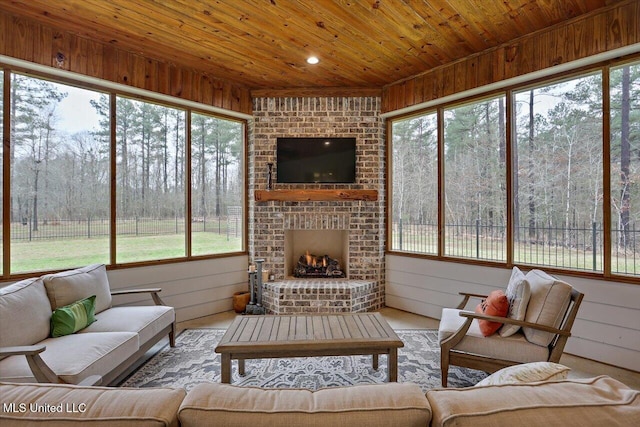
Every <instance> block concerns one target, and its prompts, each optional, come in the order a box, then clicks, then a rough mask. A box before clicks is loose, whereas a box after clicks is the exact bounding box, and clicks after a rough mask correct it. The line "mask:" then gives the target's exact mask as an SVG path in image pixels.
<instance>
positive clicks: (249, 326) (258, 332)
mask: <svg viewBox="0 0 640 427" xmlns="http://www.w3.org/2000/svg"><path fill="white" fill-rule="evenodd" d="M346 343H349V344H350V345H354V344H358V343H360V344H362V345H363V346H372V345H373V346H376V345H379V346H380V347H396V348H398V347H403V346H404V343H403V342H402V340H400V338H398V336H397V335H396V333H395V332H394V331H393V329H391V327H390V326H389V324H388V323H387V321H386V320H384V318H383V317H382V316H381V315H380V313H356V314H330V315H294V316H282V315H281V316H270V315H267V316H238V317H236V319H235V320H234V321H233V323H232V324H231V326H229V328H228V329H227V331H226V332H225V334H224V336H223V337H222V339H221V340H220V343H219V344H218V346H217V347H216V350H215V351H216V352H218V353H220V352H226V351H232V350H233V349H235V348H245V347H249V346H251V347H256V346H257V347H264V346H268V347H271V348H274V349H275V348H279V347H288V346H292V345H303V344H304V345H305V347H307V348H313V347H316V346H317V347H327V346H336V347H338V346H340V345H341V344H346Z"/></svg>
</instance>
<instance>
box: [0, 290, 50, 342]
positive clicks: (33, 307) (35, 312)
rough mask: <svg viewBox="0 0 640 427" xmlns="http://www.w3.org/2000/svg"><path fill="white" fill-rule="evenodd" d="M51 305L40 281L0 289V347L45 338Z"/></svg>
mask: <svg viewBox="0 0 640 427" xmlns="http://www.w3.org/2000/svg"><path fill="white" fill-rule="evenodd" d="M50 318H51V305H50V304H49V299H48V298H47V292H46V290H45V288H44V283H43V282H42V280H41V279H27V280H22V281H20V282H17V283H14V284H12V285H9V286H5V287H3V288H0V326H1V327H0V347H13V346H21V345H32V344H36V343H38V342H40V341H42V340H44V339H46V338H47V337H48V336H49V332H50V324H49V319H50Z"/></svg>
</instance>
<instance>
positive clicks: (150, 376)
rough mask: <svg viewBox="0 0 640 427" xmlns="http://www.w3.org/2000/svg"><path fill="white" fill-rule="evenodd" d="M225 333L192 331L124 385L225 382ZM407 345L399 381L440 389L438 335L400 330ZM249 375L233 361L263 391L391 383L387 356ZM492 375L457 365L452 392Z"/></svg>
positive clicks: (287, 365) (278, 366) (258, 363)
mask: <svg viewBox="0 0 640 427" xmlns="http://www.w3.org/2000/svg"><path fill="white" fill-rule="evenodd" d="M224 332H225V331H224V329H187V330H185V331H183V332H182V333H181V334H180V335H179V336H178V337H177V339H176V347H175V348H171V347H169V346H168V345H167V346H166V347H165V348H163V349H162V350H160V351H159V352H158V353H157V354H156V355H154V356H153V357H152V358H150V359H149V360H148V361H147V362H146V363H145V364H144V365H142V366H141V367H140V368H139V369H138V370H137V371H135V372H134V373H133V374H132V375H131V376H130V377H129V378H128V379H126V380H125V381H124V382H123V383H122V384H120V386H122V387H159V386H165V387H167V386H168V387H183V388H185V389H186V390H190V389H191V388H193V387H194V386H195V385H196V384H199V383H202V382H220V355H219V354H217V353H215V352H214V348H215V347H216V345H217V343H218V342H219V341H220V339H221V338H222V335H223V334H224ZM396 333H397V334H398V336H399V337H400V339H402V341H403V342H404V345H405V346H404V347H403V348H401V349H399V351H398V382H412V383H416V384H418V385H419V386H420V387H421V388H422V390H423V391H425V392H426V391H427V390H429V389H432V388H436V387H441V382H440V348H439V346H438V331H435V330H429V329H404V330H396ZM245 363H246V365H245V371H246V372H245V373H246V375H245V376H243V377H241V376H239V375H238V365H237V362H235V361H232V364H231V366H232V369H231V370H232V380H231V382H232V384H234V385H241V386H255V387H263V388H306V389H310V390H317V389H320V388H326V387H337V386H346V385H354V384H372V383H383V382H386V379H387V356H386V355H381V356H380V363H379V365H380V366H379V368H378V370H377V371H376V370H374V369H373V368H372V367H371V356H339V357H337V356H333V357H299V358H287V359H255V360H247V361H246V362H245ZM486 376H487V374H486V373H484V372H481V371H476V370H472V369H466V368H459V367H457V366H452V367H451V368H450V369H449V387H469V386H472V385H474V384H476V383H477V382H478V381H480V380H481V379H483V378H485V377H486Z"/></svg>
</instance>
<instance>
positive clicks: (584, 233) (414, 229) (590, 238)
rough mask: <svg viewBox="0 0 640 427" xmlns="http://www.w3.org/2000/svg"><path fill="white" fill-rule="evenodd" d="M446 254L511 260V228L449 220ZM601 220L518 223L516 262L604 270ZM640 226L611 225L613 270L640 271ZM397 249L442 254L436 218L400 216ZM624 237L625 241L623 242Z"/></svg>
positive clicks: (394, 244)
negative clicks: (508, 235) (565, 223)
mask: <svg viewBox="0 0 640 427" xmlns="http://www.w3.org/2000/svg"><path fill="white" fill-rule="evenodd" d="M444 228H445V230H444V231H445V249H444V250H445V255H447V256H454V257H463V258H475V259H482V260H490V261H504V260H506V250H507V249H506V246H507V245H506V227H505V226H504V225H498V224H483V223H481V222H480V221H476V222H475V223H474V224H446V225H445V227H444ZM603 233H604V229H603V227H602V224H599V223H596V222H593V223H591V224H582V225H580V226H574V227H572V228H561V227H551V226H548V227H528V226H527V227H516V228H515V229H514V245H513V248H514V261H515V262H522V263H527V264H537V265H547V266H556V267H563V268H572V269H579V270H591V271H602V269H603V258H604V256H603V255H604V249H603V238H602V237H603ZM639 233H640V230H638V229H637V228H636V224H635V223H634V224H630V227H629V229H628V230H627V231H626V233H625V234H624V238H623V233H622V230H612V236H611V242H612V243H611V262H612V271H614V272H616V273H621V274H640V248H639V247H638V240H639V237H640V235H639ZM390 237H391V239H392V245H391V247H392V249H393V250H398V251H407V252H415V253H425V254H437V253H438V227H437V225H436V224H435V223H421V224H407V223H406V222H404V223H403V222H402V221H398V222H394V223H393V227H392V236H390ZM622 242H625V244H622Z"/></svg>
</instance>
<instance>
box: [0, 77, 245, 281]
mask: <svg viewBox="0 0 640 427" xmlns="http://www.w3.org/2000/svg"><path fill="white" fill-rule="evenodd" d="M4 73H9V72H8V71H3V70H0V88H3V85H4V79H3V77H4ZM9 83H10V84H9V85H7V90H9V91H10V94H11V100H12V102H11V107H12V108H11V110H10V111H5V110H4V108H3V109H2V111H3V115H2V118H3V120H2V121H0V131H2V129H3V127H2V125H3V123H4V122H5V121H6V122H9V121H8V120H5V119H6V118H7V117H10V119H11V120H10V123H11V129H10V144H11V149H10V155H11V159H10V168H9V171H8V173H7V172H5V173H6V174H7V176H4V175H2V180H4V179H6V178H7V177H8V178H9V179H8V181H9V185H10V188H11V199H10V200H8V195H7V194H2V193H0V196H1V198H2V208H3V209H8V210H9V212H8V215H9V217H10V224H5V225H4V226H3V227H4V228H3V229H2V232H7V231H9V233H8V234H9V235H10V245H11V251H10V252H9V251H7V250H6V248H4V245H3V247H2V252H1V254H2V259H3V260H4V258H5V257H6V256H8V254H9V253H10V254H11V255H10V260H9V266H10V268H9V269H6V270H5V271H2V270H0V274H2V275H3V276H4V277H8V276H10V275H11V274H20V273H28V272H35V271H42V270H54V269H66V268H73V267H77V266H81V265H86V264H90V263H105V264H108V263H110V262H112V261H113V260H115V262H116V263H118V264H124V263H133V262H136V263H137V262H148V261H157V260H165V259H180V258H185V259H188V258H189V257H190V256H192V255H198V256H206V255H213V254H224V253H231V252H240V251H242V250H244V235H245V234H244V233H245V232H244V229H245V227H244V224H245V219H244V215H245V213H244V194H245V192H244V186H245V182H244V175H245V171H244V143H245V141H244V135H245V128H244V126H245V123H244V122H243V121H241V120H233V119H226V118H220V117H216V116H214V115H208V114H206V113H202V112H198V113H194V112H193V111H192V110H191V109H190V108H180V107H177V106H171V105H160V104H158V103H154V102H149V101H147V100H144V101H143V100H140V99H135V98H133V97H127V96H120V95H115V94H114V93H113V92H109V91H104V92H100V91H96V90H88V89H84V88H81V87H76V86H75V85H69V84H61V83H57V82H54V81H50V80H47V79H43V78H38V77H33V76H30V75H25V74H20V73H13V72H12V73H10V82H9ZM3 89H4V88H3ZM0 92H2V91H0ZM112 99H114V100H115V111H113V110H112V105H111V100H112ZM3 100H4V98H0V106H2V107H5V108H8V106H7V105H2V101H3ZM203 108H206V107H204V106H203ZM190 116H191V117H190ZM112 117H113V120H114V122H112ZM189 118H190V119H191V123H192V128H191V129H190V130H189V131H191V132H193V141H191V140H189V139H188V138H189V137H190V135H191V132H188V129H187V123H188V119H189ZM112 134H115V140H113V141H112V140H111V135H112ZM112 153H115V154H114V155H113V157H112ZM6 154H7V153H6V152H4V150H3V153H2V155H6ZM191 154H193V158H192V159H189V158H188V156H189V155H191ZM1 165H2V163H1V162H0V168H1V167H2V166H1ZM190 165H193V167H192V169H189V168H190ZM0 171H1V169H0ZM112 173H113V177H112ZM188 176H191V178H192V183H193V187H192V188H191V189H189V188H187V182H188V180H187V177H188ZM112 178H113V182H112ZM2 188H3V187H2V185H1V182H0V191H2ZM188 196H191V199H189V198H188ZM112 200H115V204H114V205H113V206H112V204H111V201H112ZM189 206H190V207H191V209H192V211H193V215H192V217H191V218H189V217H188V215H187V212H188V209H187V207H189ZM114 214H115V215H114ZM188 231H191V233H192V234H191V236H192V238H191V239H188V238H187V236H188V235H187V233H188ZM1 236H2V235H1V234H0V238H1ZM114 242H115V243H114ZM189 244H191V245H190V246H189ZM111 248H115V253H111V252H110V251H111ZM4 265H5V264H3V263H0V268H1V266H4Z"/></svg>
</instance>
